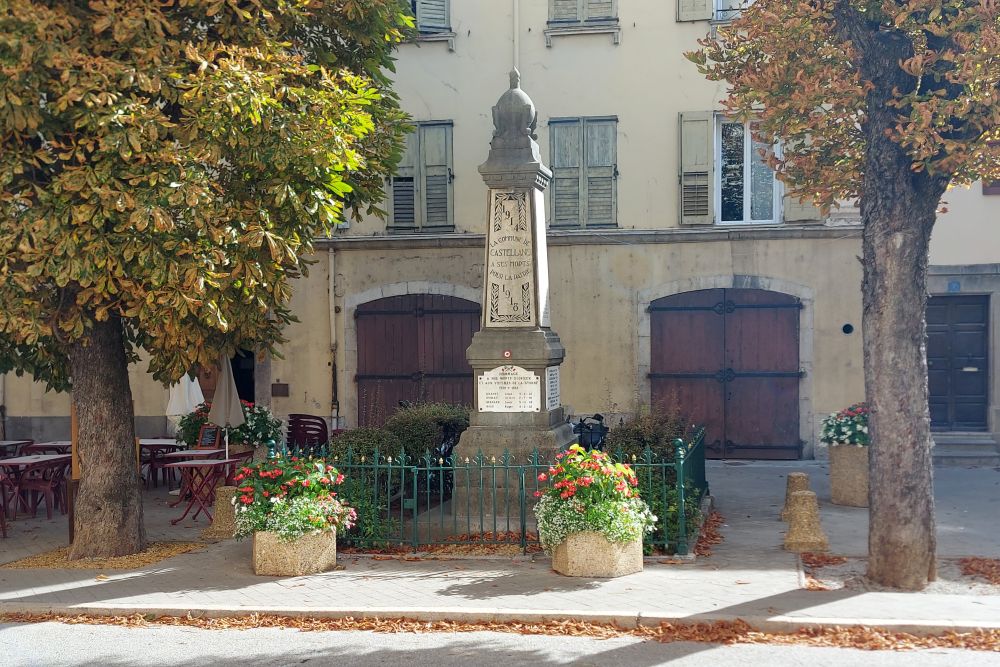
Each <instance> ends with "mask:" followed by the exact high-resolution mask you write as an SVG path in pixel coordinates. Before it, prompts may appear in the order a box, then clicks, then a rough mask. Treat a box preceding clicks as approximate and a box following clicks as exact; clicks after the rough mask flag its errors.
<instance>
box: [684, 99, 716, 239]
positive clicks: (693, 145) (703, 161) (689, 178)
mask: <svg viewBox="0 0 1000 667" xmlns="http://www.w3.org/2000/svg"><path fill="white" fill-rule="evenodd" d="M680 135H681V136H680V146H681V154H680V158H679V163H680V193H679V194H680V196H679V199H680V209H681V210H680V222H681V224H682V225H711V224H714V223H715V141H714V139H715V118H714V116H713V115H712V112H711V111H706V112H694V113H682V114H681V115H680Z"/></svg>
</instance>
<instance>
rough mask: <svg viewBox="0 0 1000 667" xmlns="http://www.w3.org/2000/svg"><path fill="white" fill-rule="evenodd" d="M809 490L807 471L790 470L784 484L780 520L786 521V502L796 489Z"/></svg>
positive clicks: (787, 502)
mask: <svg viewBox="0 0 1000 667" xmlns="http://www.w3.org/2000/svg"><path fill="white" fill-rule="evenodd" d="M808 490H809V473H805V472H790V473H788V481H787V482H786V484H785V506H784V507H782V508H781V520H782V521H788V504H789V501H790V500H791V499H792V494H793V493H795V492H796V491H808Z"/></svg>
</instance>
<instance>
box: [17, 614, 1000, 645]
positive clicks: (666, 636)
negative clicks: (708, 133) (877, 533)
mask: <svg viewBox="0 0 1000 667" xmlns="http://www.w3.org/2000/svg"><path fill="white" fill-rule="evenodd" d="M50 621H51V622H57V623H68V624H83V625H117V626H121V627H129V628H146V627H150V626H153V625H174V626H184V627H193V628H200V629H204V630H249V629H253V628H290V629H295V630H300V631H303V632H322V631H345V630H364V631H369V632H388V633H399V632H503V633H508V634H521V635H552V636H563V637H565V636H570V637H592V638H595V639H610V638H613V637H639V638H641V639H645V640H650V641H658V642H661V643H669V642H679V641H687V642H700V643H712V644H781V645H786V646H790V645H797V646H826V647H840V648H856V649H863V650H868V651H888V650H892V651H903V650H914V649H930V648H957V649H967V650H975V651H994V652H1000V630H977V631H975V632H945V633H942V634H934V635H914V634H910V633H906V632H892V631H889V630H886V629H885V628H870V627H864V626H858V627H847V628H844V627H822V626H820V627H811V628H799V629H798V630H795V631H793V632H762V631H760V630H757V629H755V628H754V627H753V626H751V625H750V624H748V623H746V622H745V621H741V620H737V621H716V622H713V623H696V624H673V623H661V624H660V625H659V626H656V627H639V628H623V627H620V626H618V625H614V624H610V623H588V622H585V621H548V622H538V623H533V622H510V623H499V622H494V621H478V622H468V623H466V622H452V621H432V622H425V621H415V620H411V619H406V618H352V617H347V618H308V617H301V618H300V617H285V616H274V615H268V614H250V615H249V616H240V617H226V618H196V617H193V616H160V617H155V616H152V615H142V614H135V615H132V616H84V615H76V616H61V615H58V614H0V622H8V623H9V622H14V623H42V622H50Z"/></svg>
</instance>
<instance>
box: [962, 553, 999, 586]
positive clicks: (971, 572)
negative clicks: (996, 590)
mask: <svg viewBox="0 0 1000 667" xmlns="http://www.w3.org/2000/svg"><path fill="white" fill-rule="evenodd" d="M958 564H959V566H960V567H961V568H962V574H963V575H965V576H966V577H980V578H982V579H985V580H986V581H988V582H990V583H991V584H993V585H994V586H1000V559H996V558H963V559H962V560H960V561H958Z"/></svg>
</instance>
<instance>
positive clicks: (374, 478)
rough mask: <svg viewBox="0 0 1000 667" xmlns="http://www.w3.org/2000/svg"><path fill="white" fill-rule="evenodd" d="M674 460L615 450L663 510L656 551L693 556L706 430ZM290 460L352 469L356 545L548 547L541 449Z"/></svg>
mask: <svg viewBox="0 0 1000 667" xmlns="http://www.w3.org/2000/svg"><path fill="white" fill-rule="evenodd" d="M673 449H674V451H673V456H661V455H660V454H658V453H657V452H654V451H653V450H651V449H649V448H646V449H645V450H644V451H642V452H640V453H639V454H631V455H628V454H626V453H624V452H622V451H617V452H608V454H610V455H611V457H612V458H613V459H614V460H615V461H617V462H621V463H628V464H629V465H631V466H632V468H633V470H635V473H636V476H637V478H638V481H639V487H638V488H639V491H640V494H641V496H642V498H643V500H645V501H646V502H647V504H649V505H650V507H651V509H652V510H653V513H654V514H656V516H657V524H656V528H655V530H654V531H653V533H651V534H650V535H647V536H646V538H645V540H644V542H645V546H646V547H647V549H648V550H662V551H663V552H666V553H676V554H679V555H687V554H688V552H689V550H690V547H691V544H690V538H691V531H692V530H693V529H694V523H693V519H695V518H696V517H697V513H698V508H699V506H700V503H701V498H702V496H704V495H705V494H707V493H708V482H707V480H706V478H705V442H704V432H703V431H700V432H698V433H697V434H696V435H695V437H694V438H692V439H691V440H690V441H689V442H685V441H684V440H682V439H677V440H675V441H674V448H673ZM284 455H286V456H300V457H310V456H312V457H322V458H325V459H326V460H327V461H329V462H331V463H332V464H333V465H335V466H336V467H337V469H338V470H339V471H340V472H341V473H343V474H344V477H345V483H344V485H343V486H342V487H341V490H340V496H341V498H342V499H343V500H344V501H345V502H347V503H348V504H349V505H351V506H353V507H355V509H356V510H357V511H358V525H357V526H356V527H355V528H354V529H352V530H351V531H349V532H348V533H346V534H345V535H344V539H345V540H346V541H347V542H348V544H349V545H351V546H356V547H362V548H369V549H396V550H399V549H402V550H412V551H414V552H416V551H420V550H421V548H424V549H426V548H435V547H441V546H446V545H451V546H461V545H468V546H469V547H475V546H485V545H493V546H499V545H508V546H512V547H517V548H518V549H520V550H521V551H522V552H524V553H526V552H528V551H537V550H539V549H540V543H539V540H538V534H537V530H536V528H535V522H534V515H533V512H532V508H533V506H534V502H535V492H537V491H542V490H543V489H544V488H545V487H546V486H547V484H548V482H540V481H538V475H539V473H541V472H545V471H547V470H548V468H549V466H550V465H551V463H552V461H551V460H549V459H547V458H545V457H543V456H541V455H540V454H539V453H538V452H537V451H535V452H533V453H532V454H531V455H529V456H528V457H527V458H525V459H523V460H517V459H516V458H515V457H514V456H512V455H511V454H510V453H504V454H503V455H502V456H499V457H497V456H485V455H483V454H482V453H477V454H476V455H475V456H469V457H466V456H462V455H461V452H457V451H456V452H453V453H452V455H451V456H448V457H443V456H434V455H432V454H429V453H428V454H426V455H424V456H421V457H419V458H417V459H414V458H411V457H408V456H407V455H406V454H404V453H398V454H394V455H393V454H389V455H386V454H383V453H381V452H379V451H378V450H376V451H374V452H371V453H369V454H358V453H355V452H353V451H351V450H347V451H337V450H336V449H333V448H331V447H330V446H329V445H325V444H324V445H309V446H305V447H293V448H291V449H288V448H286V449H285V451H284Z"/></svg>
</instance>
